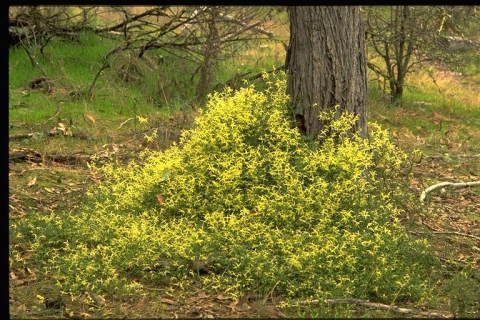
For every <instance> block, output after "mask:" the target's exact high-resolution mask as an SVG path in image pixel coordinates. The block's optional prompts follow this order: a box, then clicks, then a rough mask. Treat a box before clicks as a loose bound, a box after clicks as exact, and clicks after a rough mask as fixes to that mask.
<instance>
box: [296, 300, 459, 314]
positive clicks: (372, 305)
mask: <svg viewBox="0 0 480 320" xmlns="http://www.w3.org/2000/svg"><path fill="white" fill-rule="evenodd" d="M325 301H326V302H327V303H329V304H356V305H359V306H362V307H367V308H372V309H380V310H386V311H392V312H395V313H400V314H405V315H406V314H411V315H419V316H424V317H431V318H452V315H451V314H443V313H439V312H431V311H421V310H418V309H408V308H400V307H397V306H391V305H387V304H383V303H376V302H370V301H368V300H360V299H354V298H347V299H327V300H325ZM321 302H322V300H311V301H300V302H298V303H297V305H309V304H319V303H321Z"/></svg>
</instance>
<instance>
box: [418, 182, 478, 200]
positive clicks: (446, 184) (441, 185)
mask: <svg viewBox="0 0 480 320" xmlns="http://www.w3.org/2000/svg"><path fill="white" fill-rule="evenodd" d="M446 186H449V187H454V188H458V187H472V186H480V181H470V182H458V183H454V182H440V183H437V184H434V185H433V186H430V187H428V188H427V189H425V190H423V192H422V195H421V196H420V202H422V203H423V201H424V200H425V198H426V197H427V193H429V192H431V191H433V190H435V189H438V188H441V187H446Z"/></svg>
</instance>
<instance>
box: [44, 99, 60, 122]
mask: <svg viewBox="0 0 480 320" xmlns="http://www.w3.org/2000/svg"><path fill="white" fill-rule="evenodd" d="M61 111H62V110H61V109H60V104H57V112H56V113H55V114H54V115H53V116H51V117H50V118H48V119H47V120H45V121H44V122H43V124H45V123H47V122H48V121H50V120H52V119H54V118H56V117H57V116H58V115H59V114H60V112H61Z"/></svg>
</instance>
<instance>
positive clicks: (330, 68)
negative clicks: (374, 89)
mask: <svg viewBox="0 0 480 320" xmlns="http://www.w3.org/2000/svg"><path fill="white" fill-rule="evenodd" d="M288 12H289V17H290V44H289V47H288V51H287V57H286V62H285V66H286V69H287V94H288V95H289V96H290V97H291V99H292V110H291V111H292V117H293V118H296V119H298V118H299V116H303V117H304V123H305V128H306V134H307V135H309V136H314V137H315V136H317V135H318V134H319V133H320V131H321V130H322V129H323V127H324V126H325V125H326V123H325V122H324V121H323V120H322V121H321V120H320V119H319V118H318V115H319V114H320V113H321V112H322V111H325V110H331V109H332V108H335V106H336V105H339V106H340V107H339V108H338V109H337V113H336V116H339V115H340V114H341V112H343V111H345V110H347V111H349V112H352V113H354V114H356V115H358V121H357V122H356V124H355V127H354V128H352V132H353V131H355V132H359V133H360V134H361V135H363V136H366V134H367V110H366V102H367V76H366V51H365V34H364V30H363V24H362V19H361V12H360V8H359V7H358V6H341V7H338V6H306V7H304V6H292V7H289V8H288ZM297 122H298V120H297Z"/></svg>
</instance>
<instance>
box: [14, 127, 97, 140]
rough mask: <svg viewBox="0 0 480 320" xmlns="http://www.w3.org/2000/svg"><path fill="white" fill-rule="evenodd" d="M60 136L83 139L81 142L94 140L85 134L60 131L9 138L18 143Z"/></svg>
mask: <svg viewBox="0 0 480 320" xmlns="http://www.w3.org/2000/svg"><path fill="white" fill-rule="evenodd" d="M59 135H63V136H70V137H72V138H77V139H81V140H90V139H92V138H90V137H88V136H87V135H86V134H84V133H75V132H72V133H71V134H64V133H62V132H61V131H59V130H53V131H45V132H34V133H25V134H16V135H13V136H9V137H8V140H9V141H14V140H16V141H18V140H25V139H33V138H41V137H55V136H59Z"/></svg>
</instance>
